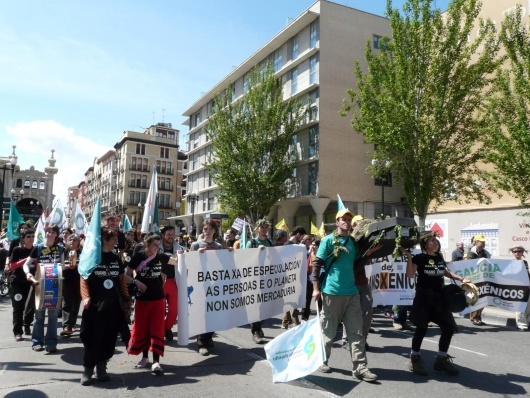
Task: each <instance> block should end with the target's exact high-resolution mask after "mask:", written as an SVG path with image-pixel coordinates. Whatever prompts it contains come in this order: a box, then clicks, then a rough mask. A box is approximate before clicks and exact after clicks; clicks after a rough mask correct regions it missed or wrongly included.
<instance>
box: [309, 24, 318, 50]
mask: <svg viewBox="0 0 530 398" xmlns="http://www.w3.org/2000/svg"><path fill="white" fill-rule="evenodd" d="M317 39H318V24H317V21H315V22H311V25H309V47H310V48H315V47H316V45H317Z"/></svg>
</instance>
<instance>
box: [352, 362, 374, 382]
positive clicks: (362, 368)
mask: <svg viewBox="0 0 530 398" xmlns="http://www.w3.org/2000/svg"><path fill="white" fill-rule="evenodd" d="M353 375H354V376H355V377H357V378H358V379H359V380H362V381H366V382H367V383H373V382H374V381H376V380H377V375H376V374H375V373H372V372H370V369H368V368H367V367H366V365H364V364H362V365H359V367H358V368H357V370H356V371H354V372H353Z"/></svg>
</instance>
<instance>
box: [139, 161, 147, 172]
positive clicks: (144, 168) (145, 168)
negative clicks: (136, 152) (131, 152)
mask: <svg viewBox="0 0 530 398" xmlns="http://www.w3.org/2000/svg"><path fill="white" fill-rule="evenodd" d="M138 160H140V159H138ZM143 163H144V164H143V168H142V170H143V171H148V170H149V161H148V160H147V159H144V162H143Z"/></svg>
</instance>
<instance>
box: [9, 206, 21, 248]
mask: <svg viewBox="0 0 530 398" xmlns="http://www.w3.org/2000/svg"><path fill="white" fill-rule="evenodd" d="M20 224H24V219H23V218H22V217H21V216H20V213H19V212H18V210H17V207H16V206H15V202H13V201H12V202H11V208H10V209H9V221H8V223H7V237H8V238H9V239H11V240H13V239H16V238H20V233H19V232H18V227H19V226H20Z"/></svg>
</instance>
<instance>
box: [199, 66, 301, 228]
mask: <svg viewBox="0 0 530 398" xmlns="http://www.w3.org/2000/svg"><path fill="white" fill-rule="evenodd" d="M245 85H246V92H245V94H244V95H243V96H242V97H241V98H240V99H237V100H236V101H232V100H231V98H232V89H231V87H230V86H228V87H227V88H226V90H225V91H224V92H223V93H220V94H219V95H217V96H216V99H215V103H214V107H213V112H212V116H211V117H210V118H209V123H208V127H207V133H208V136H209V138H210V140H211V145H212V156H211V160H210V161H209V162H208V164H207V167H208V168H209V169H210V173H211V175H212V177H213V179H214V181H215V182H216V183H217V185H218V186H219V187H220V192H219V202H220V204H221V207H222V208H223V210H224V211H225V212H228V213H229V214H231V215H234V214H239V215H244V216H247V217H250V220H251V221H252V222H255V221H256V220H257V219H259V218H262V217H264V216H266V215H267V214H269V212H270V209H271V207H272V206H273V205H274V204H275V203H276V202H277V201H278V200H280V199H283V198H284V197H285V195H286V188H287V184H286V181H287V180H288V179H289V178H290V176H291V175H292V172H293V169H294V168H295V167H296V165H297V164H298V156H297V155H296V152H295V148H294V147H292V142H293V136H294V135H295V134H296V130H297V128H298V127H299V126H300V124H301V122H302V119H303V117H304V114H305V112H304V106H303V104H302V102H301V101H299V100H298V99H296V98H293V97H290V98H288V99H286V100H284V96H283V90H282V81H281V78H278V77H276V76H275V75H274V70H273V69H272V67H271V66H270V65H268V66H266V67H264V68H257V67H256V68H254V69H253V71H252V72H250V74H249V75H248V76H247V78H246V82H245Z"/></svg>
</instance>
